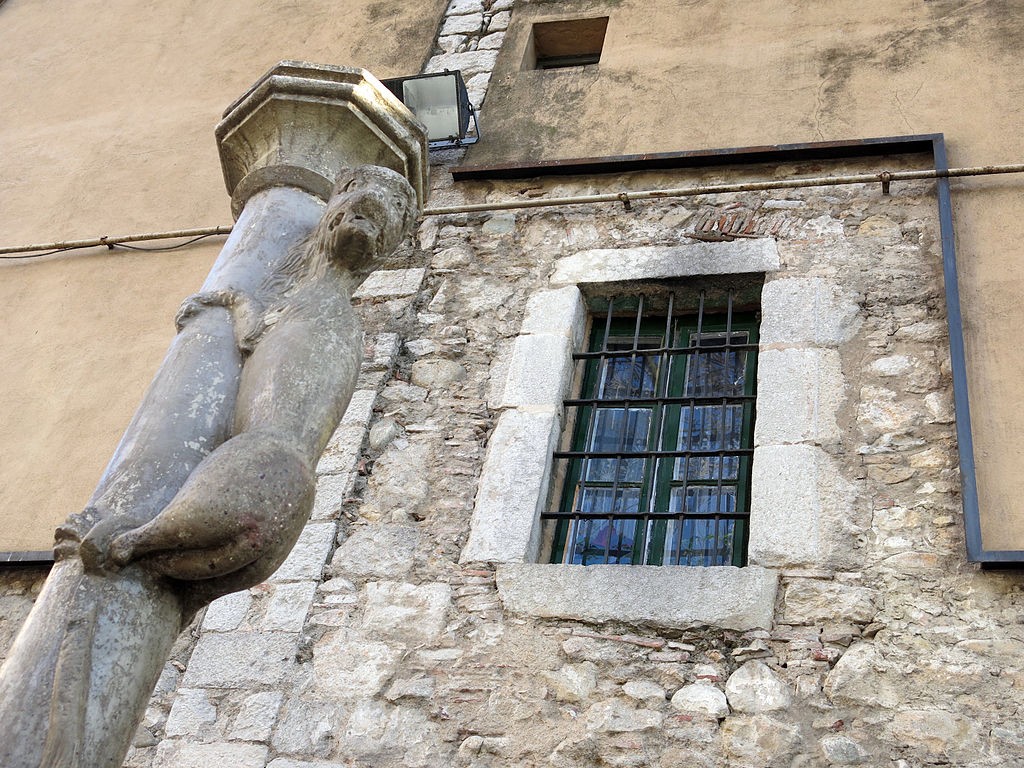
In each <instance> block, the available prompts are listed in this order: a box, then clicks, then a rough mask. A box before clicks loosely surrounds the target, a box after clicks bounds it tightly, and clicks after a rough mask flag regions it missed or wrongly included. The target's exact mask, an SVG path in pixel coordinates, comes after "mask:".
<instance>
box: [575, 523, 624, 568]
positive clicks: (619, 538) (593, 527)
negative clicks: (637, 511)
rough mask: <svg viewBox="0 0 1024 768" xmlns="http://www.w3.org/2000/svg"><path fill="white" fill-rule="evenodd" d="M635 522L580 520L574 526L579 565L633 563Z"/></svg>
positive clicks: (576, 554) (576, 562) (577, 562)
mask: <svg viewBox="0 0 1024 768" xmlns="http://www.w3.org/2000/svg"><path fill="white" fill-rule="evenodd" d="M636 527H637V525H636V521H635V520H579V521H577V522H576V523H575V525H574V526H573V534H572V552H571V553H570V556H569V558H568V559H567V562H569V563H575V564H577V565H595V564H599V563H622V564H631V563H632V562H633V543H634V537H635V533H636Z"/></svg>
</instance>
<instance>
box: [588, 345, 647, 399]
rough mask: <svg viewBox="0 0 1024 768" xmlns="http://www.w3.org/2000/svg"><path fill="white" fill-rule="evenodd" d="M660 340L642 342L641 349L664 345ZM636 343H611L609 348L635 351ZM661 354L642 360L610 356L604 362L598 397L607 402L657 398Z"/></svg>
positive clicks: (638, 346) (639, 358)
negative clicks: (633, 349) (656, 389)
mask: <svg viewBox="0 0 1024 768" xmlns="http://www.w3.org/2000/svg"><path fill="white" fill-rule="evenodd" d="M660 341H661V340H660V339H658V340H657V341H652V340H650V339H641V340H640V342H638V344H637V348H638V349H652V348H654V347H657V346H658V345H659V344H660ZM632 348H633V340H632V339H630V340H629V343H628V344H626V343H623V342H609V343H608V349H609V350H611V351H617V350H621V349H632ZM658 364H659V358H658V356H657V355H649V356H638V357H609V358H605V359H604V360H603V361H602V367H601V381H600V384H599V385H598V392H597V397H600V398H602V399H604V400H619V399H621V398H626V397H653V396H654V388H655V386H656V385H657V381H658Z"/></svg>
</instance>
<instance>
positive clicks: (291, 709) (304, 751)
mask: <svg viewBox="0 0 1024 768" xmlns="http://www.w3.org/2000/svg"><path fill="white" fill-rule="evenodd" d="M342 714H343V713H342V710H341V709H340V708H339V707H338V705H337V703H336V702H333V701H332V702H328V701H307V700H304V699H300V698H292V699H290V700H289V701H288V703H287V705H286V706H285V708H284V711H283V712H282V714H281V715H280V717H279V719H278V722H277V725H276V727H275V728H274V736H273V738H272V739H271V742H270V746H272V747H273V748H274V751H275V752H277V753H278V754H284V755H299V756H303V757H305V756H312V757H327V756H328V755H329V754H330V752H331V746H332V744H333V742H334V736H333V734H334V733H335V731H338V730H340V727H341V721H342Z"/></svg>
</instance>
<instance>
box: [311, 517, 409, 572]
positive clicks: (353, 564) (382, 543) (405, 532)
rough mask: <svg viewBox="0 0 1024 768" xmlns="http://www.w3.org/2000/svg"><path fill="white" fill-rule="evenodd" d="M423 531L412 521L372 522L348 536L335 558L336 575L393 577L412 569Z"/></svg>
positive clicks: (334, 568)
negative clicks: (397, 522) (412, 523)
mask: <svg viewBox="0 0 1024 768" xmlns="http://www.w3.org/2000/svg"><path fill="white" fill-rule="evenodd" d="M419 543H420V532H419V530H418V529H417V528H416V527H415V526H412V525H368V526H365V527H363V528H358V529H356V530H355V531H354V532H353V533H352V535H351V536H349V537H348V538H347V539H345V540H344V541H343V542H342V543H341V544H340V545H339V546H338V549H337V551H336V552H335V553H334V558H333V559H332V560H331V572H332V573H333V574H335V575H339V574H345V575H348V576H359V577H364V578H365V577H376V578H391V579H394V578H396V577H400V576H402V575H403V574H405V573H408V572H409V570H411V569H412V566H413V561H414V558H415V556H416V548H417V547H418V546H419Z"/></svg>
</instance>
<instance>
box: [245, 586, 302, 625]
mask: <svg viewBox="0 0 1024 768" xmlns="http://www.w3.org/2000/svg"><path fill="white" fill-rule="evenodd" d="M316 586H317V582H315V581H299V582H294V583H288V584H276V585H275V586H274V591H273V593H272V594H271V595H270V600H269V601H268V603H267V608H266V612H265V613H264V614H263V617H262V618H261V619H260V620H259V622H257V625H256V626H257V627H258V628H259V629H260V630H262V631H266V632H300V631H302V626H303V624H305V622H306V615H307V614H308V613H309V609H310V606H312V605H313V595H314V594H315V593H316Z"/></svg>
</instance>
